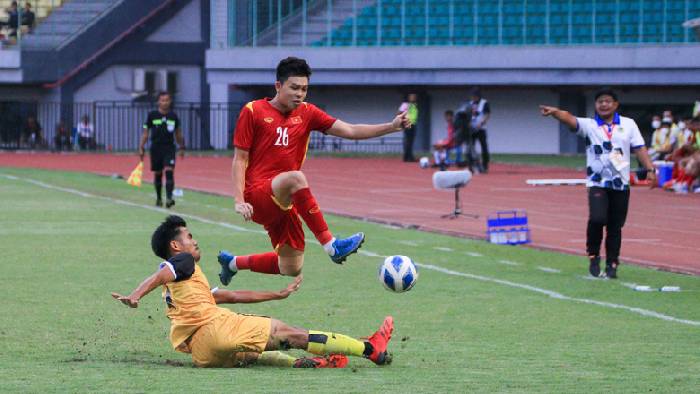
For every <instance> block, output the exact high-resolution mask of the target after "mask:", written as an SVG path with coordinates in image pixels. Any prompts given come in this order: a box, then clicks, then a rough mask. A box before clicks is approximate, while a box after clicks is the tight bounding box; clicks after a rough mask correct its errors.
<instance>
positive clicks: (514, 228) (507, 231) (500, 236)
mask: <svg viewBox="0 0 700 394" xmlns="http://www.w3.org/2000/svg"><path fill="white" fill-rule="evenodd" d="M486 239H487V240H488V241H489V242H491V243H494V244H499V245H522V244H528V243H530V242H532V238H531V237H530V227H529V226H528V220H527V212H526V211H524V210H519V209H516V210H512V211H498V212H495V213H493V214H491V215H489V216H488V218H487V219H486Z"/></svg>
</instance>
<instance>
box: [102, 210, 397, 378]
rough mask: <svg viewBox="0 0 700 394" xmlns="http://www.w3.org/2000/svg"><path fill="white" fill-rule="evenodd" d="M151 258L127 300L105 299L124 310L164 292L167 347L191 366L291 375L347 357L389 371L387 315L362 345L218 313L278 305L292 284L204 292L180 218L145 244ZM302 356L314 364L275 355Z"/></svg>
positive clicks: (336, 364)
mask: <svg viewBox="0 0 700 394" xmlns="http://www.w3.org/2000/svg"><path fill="white" fill-rule="evenodd" d="M151 247H152V248H153V252H154V253H155V254H156V255H157V256H158V257H160V258H162V259H163V260H164V261H163V262H162V263H161V264H160V266H159V268H158V270H157V271H156V272H155V273H154V274H153V275H151V276H149V277H148V278H146V279H145V280H144V281H143V282H142V283H141V284H140V285H139V286H138V287H137V288H136V289H135V290H134V291H133V292H132V293H131V294H130V295H128V296H124V295H121V294H118V293H112V297H114V298H115V299H116V300H118V301H121V302H122V303H123V304H125V305H127V306H129V307H132V308H136V307H138V304H139V300H140V299H141V298H143V297H144V296H145V295H146V294H148V293H150V292H151V291H153V290H154V289H155V288H156V287H158V286H162V287H163V298H164V300H165V302H166V304H167V306H168V307H167V310H166V314H167V316H168V318H169V319H170V322H171V326H170V342H171V344H172V346H173V348H174V349H175V350H177V351H181V352H184V353H191V355H192V361H193V362H194V364H195V365H196V366H198V367H237V366H245V365H248V364H251V363H255V362H257V363H258V364H264V365H275V366H288V367H297V368H324V367H325V368H342V367H344V366H345V365H346V364H347V357H346V355H347V356H358V357H364V358H368V359H370V360H371V361H373V362H374V363H375V364H377V365H384V364H389V363H390V362H391V355H390V354H389V353H387V351H386V349H387V345H388V343H389V340H390V339H391V333H392V331H393V328H394V327H393V326H394V324H393V319H392V318H391V316H389V317H387V318H385V319H384V322H383V324H382V326H381V327H380V328H379V330H378V331H377V332H376V333H374V334H373V335H372V336H371V337H369V338H368V339H366V340H364V341H363V340H358V339H354V338H351V337H348V336H346V335H342V334H336V333H331V332H323V331H312V330H306V329H302V328H297V327H292V326H289V325H287V324H285V323H283V322H281V321H279V320H276V319H272V318H269V317H264V316H254V315H243V314H238V313H235V312H232V311H231V310H229V309H226V308H221V307H218V306H217V304H225V303H252V302H263V301H269V300H275V299H283V298H286V297H288V296H289V294H290V293H292V292H294V291H296V290H297V289H298V288H299V285H300V283H301V277H297V278H296V279H295V280H294V282H292V283H291V284H290V285H289V286H288V287H287V288H286V289H284V290H282V291H279V292H257V291H229V290H221V289H213V290H212V289H210V287H209V282H208V281H207V278H206V277H205V276H204V273H203V272H202V270H201V268H200V267H199V259H200V257H201V256H200V251H199V246H198V244H197V241H196V240H195V239H194V238H193V237H192V233H190V231H189V230H188V229H187V224H186V223H185V221H184V220H183V219H182V218H180V217H179V216H175V215H171V216H168V217H167V218H166V219H165V221H164V222H163V223H162V224H161V225H160V226H159V227H158V228H157V229H156V231H155V232H154V233H153V236H152V238H151ZM287 349H302V350H306V351H307V352H309V353H312V354H316V355H319V356H321V357H313V358H306V357H304V358H299V359H295V358H294V357H292V356H289V355H287V354H285V353H281V352H278V351H276V350H287Z"/></svg>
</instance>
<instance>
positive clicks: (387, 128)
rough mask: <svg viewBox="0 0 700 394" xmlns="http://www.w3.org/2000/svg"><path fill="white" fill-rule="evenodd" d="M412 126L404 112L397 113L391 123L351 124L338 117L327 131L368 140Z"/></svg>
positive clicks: (341, 135)
mask: <svg viewBox="0 0 700 394" xmlns="http://www.w3.org/2000/svg"><path fill="white" fill-rule="evenodd" d="M410 126H411V121H409V120H408V117H407V116H406V112H402V113H400V114H398V115H396V117H395V118H394V120H392V121H391V122H390V123H380V124H351V123H346V122H343V121H342V120H340V119H338V120H336V121H335V123H333V126H331V128H329V129H328V130H326V132H327V133H328V134H330V135H333V136H336V137H341V138H346V139H349V140H366V139H368V138H374V137H381V136H383V135H385V134H389V133H393V132H395V131H399V130H402V129H404V128H407V127H410Z"/></svg>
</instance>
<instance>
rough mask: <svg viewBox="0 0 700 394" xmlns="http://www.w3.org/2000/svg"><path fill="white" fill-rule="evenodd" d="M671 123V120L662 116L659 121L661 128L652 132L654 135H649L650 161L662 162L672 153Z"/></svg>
mask: <svg viewBox="0 0 700 394" xmlns="http://www.w3.org/2000/svg"><path fill="white" fill-rule="evenodd" d="M672 123H673V119H672V118H669V117H668V116H664V118H663V119H662V120H661V126H660V127H659V128H658V129H656V130H654V133H653V134H652V135H651V147H650V149H649V156H650V157H651V159H652V160H664V159H666V156H668V155H670V154H671V153H672V152H673V144H672V142H671V126H672Z"/></svg>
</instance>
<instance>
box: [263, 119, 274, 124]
mask: <svg viewBox="0 0 700 394" xmlns="http://www.w3.org/2000/svg"><path fill="white" fill-rule="evenodd" d="M263 120H264V121H265V122H267V123H272V121H273V120H274V119H272V118H265V119H263Z"/></svg>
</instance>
